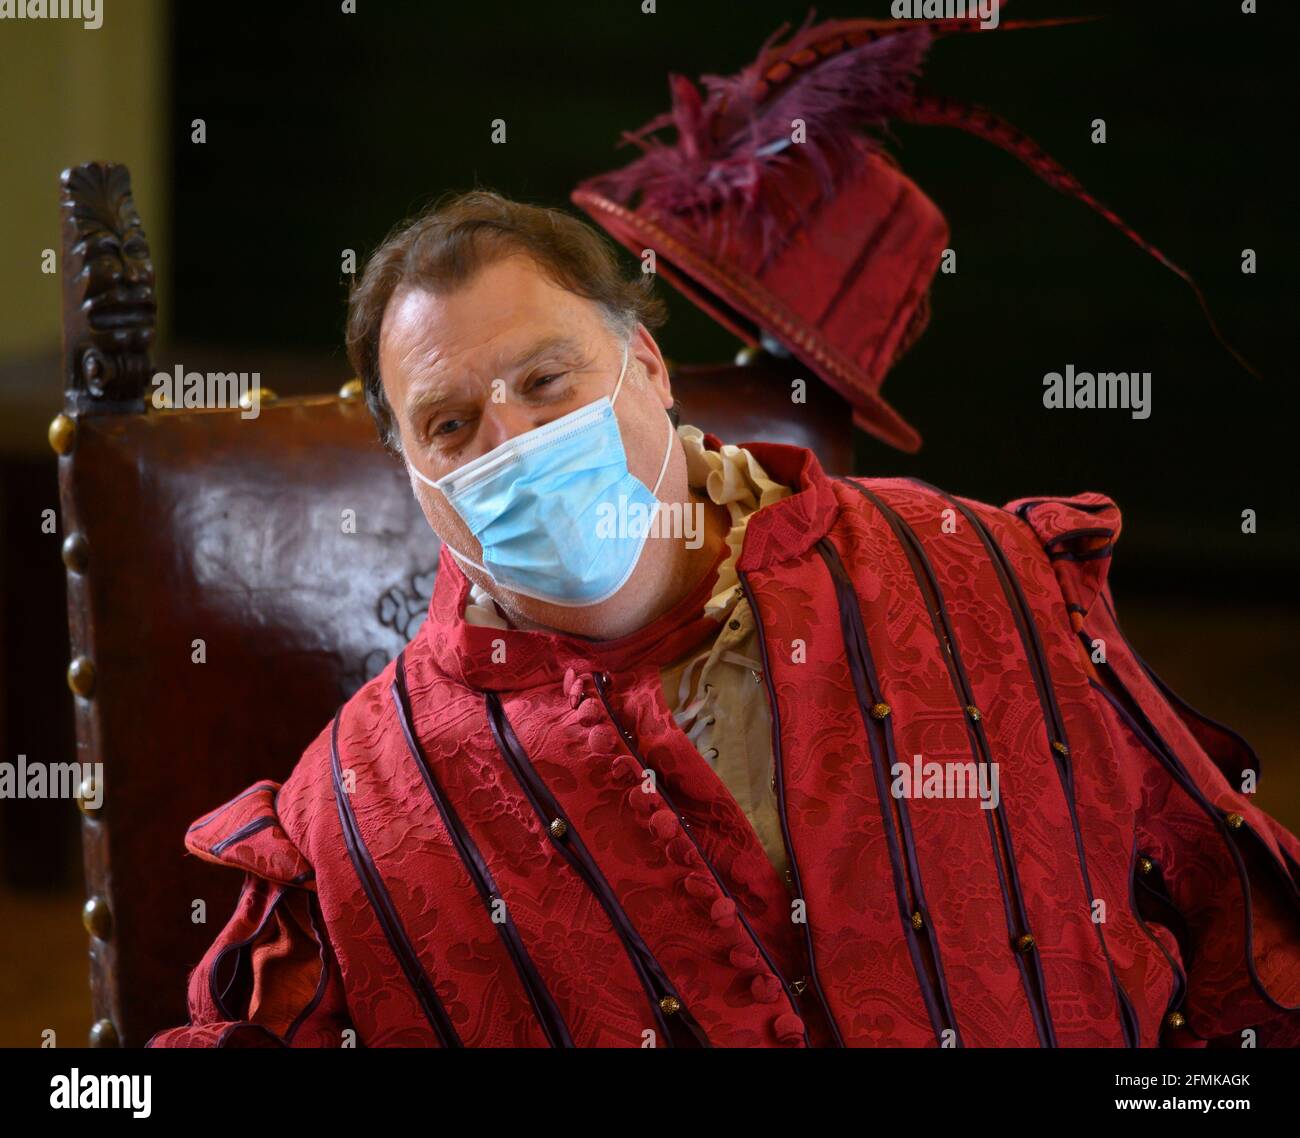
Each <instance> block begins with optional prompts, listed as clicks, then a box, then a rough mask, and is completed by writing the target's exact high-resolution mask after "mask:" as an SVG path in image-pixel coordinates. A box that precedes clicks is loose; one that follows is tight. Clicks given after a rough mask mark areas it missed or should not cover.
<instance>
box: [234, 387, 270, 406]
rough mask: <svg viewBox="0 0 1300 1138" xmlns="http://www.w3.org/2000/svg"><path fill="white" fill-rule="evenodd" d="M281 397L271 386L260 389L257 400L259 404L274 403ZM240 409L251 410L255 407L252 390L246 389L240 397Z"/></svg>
mask: <svg viewBox="0 0 1300 1138" xmlns="http://www.w3.org/2000/svg"><path fill="white" fill-rule="evenodd" d="M279 398H280V397H279V396H278V395H276V393H275V392H274V391H272V390H271V389H270V388H269V387H262V388H259V389H258V392H257V400H258V405H259V406H260V405H261V404H263V403H274V402H275V401H276V400H277V399H279ZM239 409H240V410H241V411H251V410H252V409H253V393H252V392H251V391H245V392H244V394H243V395H241V396H240V397H239Z"/></svg>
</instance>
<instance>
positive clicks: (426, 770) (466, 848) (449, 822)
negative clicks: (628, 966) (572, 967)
mask: <svg viewBox="0 0 1300 1138" xmlns="http://www.w3.org/2000/svg"><path fill="white" fill-rule="evenodd" d="M390 690H391V693H392V697H393V707H394V708H395V709H396V712H397V721H398V723H399V724H400V725H401V728H402V735H403V736H404V737H405V739H406V749H407V752H408V753H409V754H410V756H411V761H412V762H413V763H414V764H415V768H416V770H417V771H419V773H420V777H421V779H422V780H423V781H424V785H425V788H426V789H427V790H428V792H429V797H430V798H432V799H433V804H434V805H435V806H436V807H437V808H438V813H439V815H441V817H442V824H443V826H444V827H446V830H447V833H448V834H449V835H450V836H451V840H452V842H453V844H454V845H455V847H456V852H457V853H458V854H459V855H460V860H461V861H462V862H463V863H464V864H465V869H466V871H467V872H468V873H469V878H470V880H471V881H472V882H473V883H474V887H475V888H476V889H477V890H478V894H479V897H480V898H482V901H483V906H484V909H486V910H489V911H490V910H491V908H492V902H493V900H494V899H496V898H498V897H501V890H500V889H498V888H497V883H496V879H495V878H494V877H493V876H492V870H491V869H490V868H489V867H488V864H487V861H486V860H485V859H484V857H483V853H482V851H481V850H480V849H479V848H478V846H477V844H476V843H475V842H474V839H473V838H472V837H471V836H470V834H469V831H468V830H467V829H466V828H465V823H464V821H463V820H462V819H461V817H460V814H459V813H458V812H457V811H456V808H455V807H454V806H453V805H452V804H451V802H450V801H448V799H447V796H446V795H445V794H444V793H443V791H442V787H441V786H439V785H438V781H437V779H436V778H435V777H434V774H433V769H432V767H430V765H429V758H428V756H427V755H426V754H425V751H424V748H423V747H422V746H421V745H420V743H419V741H418V740H417V739H416V737H415V731H414V729H413V728H412V726H411V710H410V700H409V697H408V695H407V692H406V650H405V649H403V650H402V651H401V653H399V654H398V657H397V669H396V675H395V677H394V679H393V684H392V688H391V689H390ZM505 916H506V919H505V921H504V922H497V921H491V922H490V923H492V924H493V925H495V926H496V930H497V932H498V933H499V934H500V937H501V943H502V944H503V945H504V946H505V950H506V952H507V953H508V954H509V956H510V962H511V964H513V965H514V969H515V971H516V972H517V973H519V979H520V982H521V983H522V984H523V987H524V991H525V992H527V993H528V1000H529V1002H530V1003H531V1004H532V1005H533V1011H534V1013H535V1014H536V1015H537V1020H538V1023H539V1024H540V1025H541V1028H542V1033H543V1034H544V1035H545V1036H546V1039H547V1041H548V1042H549V1043H550V1045H551V1046H552V1047H572V1046H573V1039H572V1038H571V1037H570V1035H569V1029H568V1027H567V1026H566V1024H565V1022H564V1016H563V1015H562V1014H561V1013H560V1009H559V1007H558V1005H557V1004H556V1003H555V1000H554V999H553V998H552V996H551V993H550V991H549V990H548V989H547V987H546V984H545V982H544V981H543V980H542V978H541V976H540V975H539V974H538V972H537V969H536V967H535V966H534V965H533V961H532V957H530V956H529V955H528V949H527V948H525V947H524V943H523V940H522V939H521V938H520V936H519V929H518V928H517V927H516V925H515V922H514V919H513V918H512V917H511V916H510V908H509V906H507V907H506V914H505Z"/></svg>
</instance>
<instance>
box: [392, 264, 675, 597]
mask: <svg viewBox="0 0 1300 1138" xmlns="http://www.w3.org/2000/svg"><path fill="white" fill-rule="evenodd" d="M622 358H623V347H622V340H621V339H620V338H619V336H618V335H617V334H615V333H614V332H613V331H612V330H611V329H610V327H609V325H608V324H607V323H606V322H605V320H604V319H603V318H602V314H601V310H600V308H599V307H598V306H597V305H596V304H595V303H594V302H593V301H590V300H587V299H586V298H584V297H580V296H577V295H575V294H573V293H571V292H568V291H566V290H565V289H563V288H560V287H559V286H558V285H555V284H553V283H552V282H551V281H550V280H549V279H548V278H547V277H546V276H545V275H544V274H543V273H542V272H541V271H540V270H539V269H538V268H537V267H536V265H535V264H534V262H533V261H532V260H531V258H529V257H526V256H521V255H515V256H510V257H507V258H504V259H502V260H499V261H496V262H494V263H492V264H489V265H487V266H486V267H484V268H483V269H481V270H480V271H479V272H478V273H477V274H476V275H475V276H474V277H472V278H471V279H470V281H469V282H468V283H467V284H465V285H463V286H461V287H460V288H458V289H457V290H455V291H454V292H452V293H450V294H448V295H433V294H431V293H429V292H426V291H423V290H420V289H410V290H407V291H404V292H399V293H397V294H396V295H395V296H394V297H393V299H392V300H391V301H390V302H389V305H388V310H387V312H386V313H385V315H384V322H383V327H382V329H381V333H380V342H379V367H380V373H381V375H382V376H383V384H384V392H385V394H386V396H387V398H388V403H389V406H390V407H391V408H392V410H393V417H394V420H395V422H396V425H397V429H398V432H399V435H400V439H401V445H402V450H403V452H404V454H405V455H406V457H407V459H408V460H409V462H410V463H411V465H413V466H414V467H416V468H417V469H418V470H419V471H420V472H421V473H422V474H424V475H426V476H427V477H429V478H432V479H437V478H441V477H442V476H443V475H445V474H448V473H450V472H451V471H453V470H455V469H457V468H458V467H460V466H463V465H464V464H465V463H467V462H469V461H471V460H472V459H475V458H477V457H479V456H480V455H482V454H486V453H487V452H488V451H490V450H492V449H493V448H495V447H498V446H500V445H501V444H502V443H503V442H505V441H506V440H507V439H511V438H514V437H515V436H516V435H521V434H524V433H525V432H526V431H531V430H533V429H534V428H536V427H540V426H543V425H545V424H546V423H549V422H551V421H552V420H553V419H558V418H559V417H560V416H562V415H566V414H568V413H569V412H570V411H573V410H575V409H576V408H578V407H581V406H584V405H585V404H588V403H592V402H594V401H595V400H597V399H599V398H600V397H601V396H602V395H611V396H612V395H613V393H614V385H615V383H616V382H617V380H618V373H619V366H620V364H621V362H622ZM671 405H672V393H671V390H670V388H669V383H668V374H667V369H666V367H665V366H664V363H663V357H662V356H661V355H660V353H659V349H658V347H657V346H656V345H655V342H654V339H653V337H651V335H650V333H649V332H648V331H646V329H645V328H644V327H638V330H637V332H636V334H635V335H634V336H633V338H632V342H631V344H630V345H629V348H628V362H627V374H626V375H625V377H624V380H623V386H622V388H621V389H620V390H619V397H618V402H617V403H616V404H615V407H614V411H615V414H616V415H617V418H618V422H619V429H620V431H621V434H622V437H623V445H624V448H625V450H626V452H627V459H628V469H629V470H630V471H631V473H632V474H633V475H634V476H635V477H637V478H639V479H641V481H643V482H644V483H645V484H646V485H647V486H651V485H653V484H654V481H655V478H656V477H657V475H658V472H659V467H660V464H661V463H662V462H663V455H664V447H665V445H666V442H667V435H668V429H667V426H666V416H665V413H664V412H665V410H666V408H668V407H669V406H671ZM683 473H684V472H683ZM413 484H414V486H415V489H416V494H417V497H418V498H419V500H420V503H421V506H422V507H423V509H424V513H425V516H426V517H427V518H428V520H429V524H430V525H431V526H432V527H433V529H434V531H435V532H436V533H437V534H438V536H439V537H440V538H442V539H443V540H444V541H446V542H447V543H448V544H450V545H452V546H453V547H454V548H455V549H457V550H459V551H460V552H461V553H463V554H465V555H466V556H467V557H472V558H473V559H474V560H476V561H477V560H481V559H482V558H481V554H482V550H481V548H480V546H479V543H478V541H477V540H476V539H475V538H474V537H473V536H472V535H471V534H470V533H469V530H468V529H467V528H466V526H465V524H464V522H463V521H462V520H461V518H460V516H459V515H458V514H457V513H456V512H455V511H454V510H453V509H452V508H451V507H450V505H449V504H448V503H447V500H446V499H445V498H444V497H443V495H442V494H441V493H440V492H438V491H437V490H434V489H432V488H431V487H429V486H427V485H425V484H423V483H420V482H414V483H413ZM667 488H668V487H667V485H666V484H665V487H664V489H667ZM467 572H468V573H469V574H470V576H471V577H473V578H474V579H475V580H478V581H479V583H480V584H483V585H485V586H487V585H489V584H490V582H489V581H488V580H487V579H486V578H484V577H482V575H481V574H478V573H477V571H476V570H472V569H467ZM492 591H493V592H494V593H497V592H498V591H499V590H497V589H495V588H494V589H493V590H492Z"/></svg>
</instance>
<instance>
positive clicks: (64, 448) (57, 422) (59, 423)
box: [48, 414, 77, 454]
mask: <svg viewBox="0 0 1300 1138" xmlns="http://www.w3.org/2000/svg"><path fill="white" fill-rule="evenodd" d="M48 436H49V440H50V446H51V447H53V448H54V453H55V454H67V453H68V451H70V450H71V449H72V444H73V443H74V442H75V441H76V438H77V422H76V420H75V419H72V418H69V417H68V416H67V415H63V414H59V415H55V416H54V418H53V419H51V420H50V429H49V432H48Z"/></svg>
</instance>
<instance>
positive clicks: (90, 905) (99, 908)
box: [81, 897, 113, 940]
mask: <svg viewBox="0 0 1300 1138" xmlns="http://www.w3.org/2000/svg"><path fill="white" fill-rule="evenodd" d="M81 923H82V925H83V926H84V928H85V930H86V932H88V933H90V935H91V936H93V937H98V938H99V939H100V940H108V938H109V937H110V936H111V935H112V932H113V916H112V914H111V913H110V912H109V911H108V902H107V901H106V900H105V899H104V898H103V897H92V898H91V899H90V900H89V901H87V902H86V903H85V904H84V905H83V906H82V907H81Z"/></svg>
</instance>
